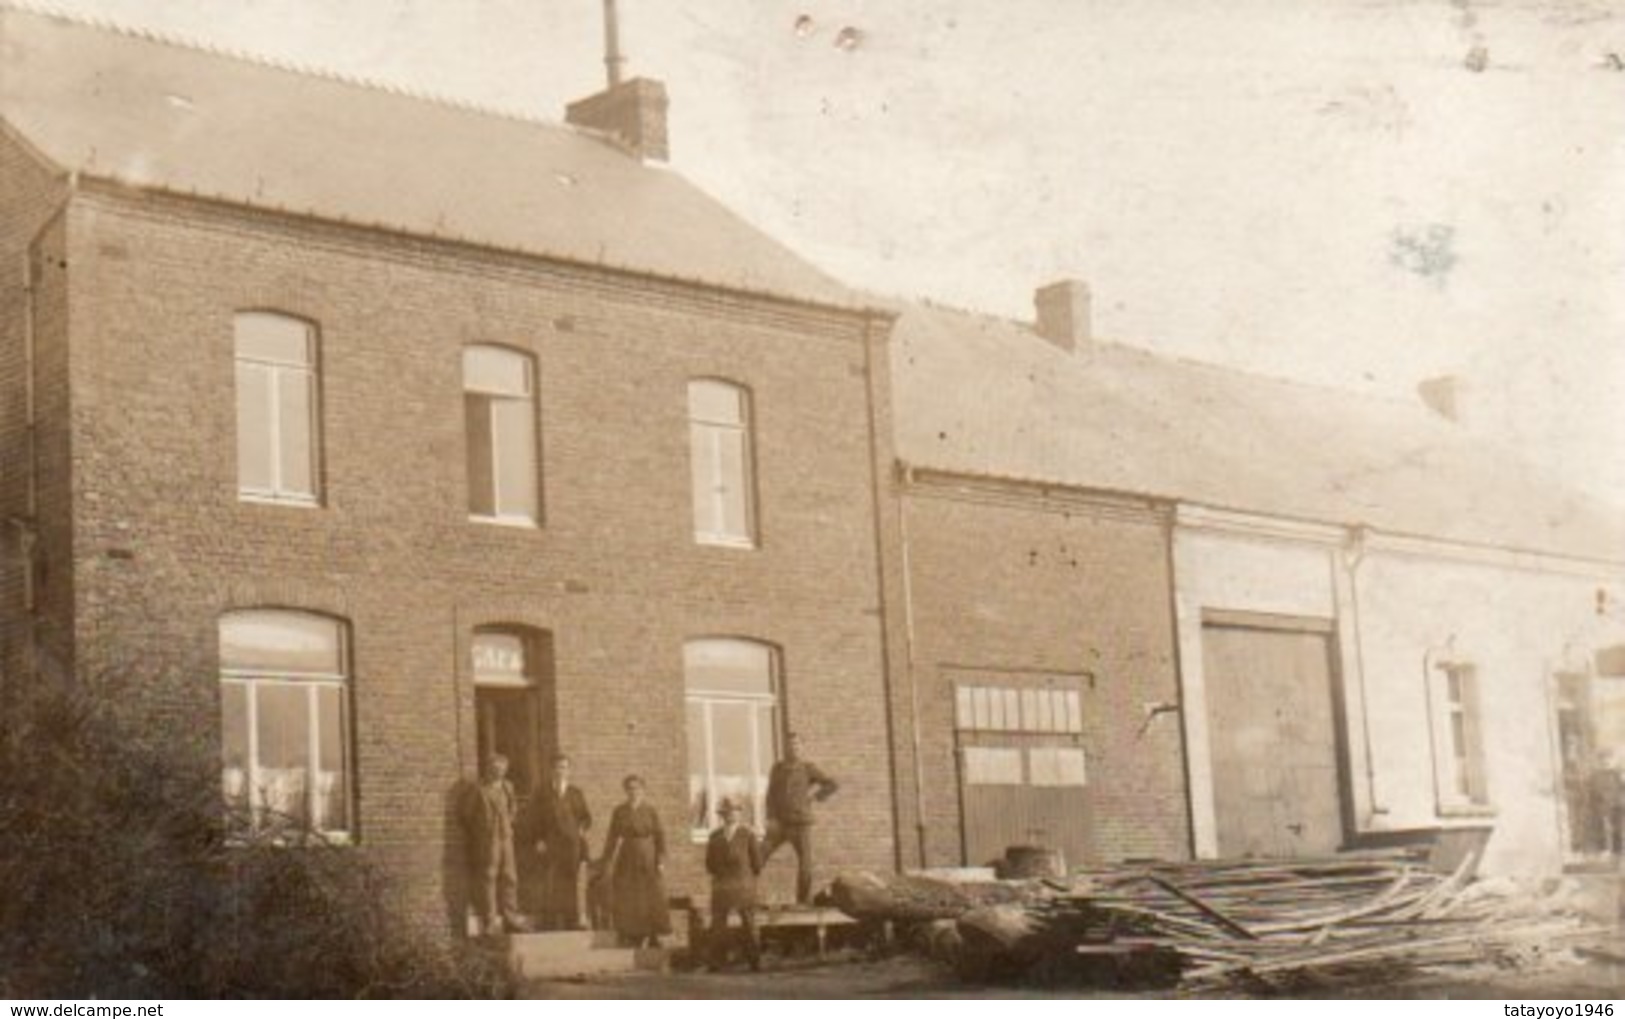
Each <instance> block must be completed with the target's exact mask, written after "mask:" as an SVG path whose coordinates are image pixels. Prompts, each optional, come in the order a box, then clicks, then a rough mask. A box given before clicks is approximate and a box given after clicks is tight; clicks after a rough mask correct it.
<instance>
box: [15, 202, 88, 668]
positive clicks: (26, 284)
mask: <svg viewBox="0 0 1625 1019" xmlns="http://www.w3.org/2000/svg"><path fill="white" fill-rule="evenodd" d="M72 186H73V182H72V181H71V180H70V182H69V187H70V188H71V187H72ZM66 209H67V202H66V201H64V202H63V203H62V205H61V206H60V207H59V208H58V209H57V211H56V212H54V213H52V214H51V216H50V217H49V218H47V219H46V220H45V222H44V223H43V224H41V225H40V228H39V229H38V230H36V231H35V232H34V236H33V237H32V238H30V239H29V242H28V247H27V248H26V249H25V250H24V252H23V432H24V435H25V440H24V442H25V446H26V449H25V452H24V456H25V460H26V464H27V467H26V470H25V471H24V482H23V514H22V516H21V517H12V518H11V520H10V523H11V526H12V528H13V529H14V530H15V532H16V534H17V547H18V551H19V553H20V557H21V559H22V571H23V576H22V598H23V606H22V607H23V648H22V659H23V661H22V666H23V675H25V676H29V677H32V676H33V675H34V674H35V672H36V671H37V670H38V667H39V648H38V644H39V628H38V621H37V619H36V616H37V612H38V608H39V599H38V591H37V590H36V588H35V578H36V576H37V572H38V571H37V566H36V561H37V557H38V555H39V549H38V546H39V402H38V385H39V383H38V378H37V376H38V354H37V348H38V333H39V323H38V313H37V312H36V310H35V303H36V301H37V300H38V299H39V285H40V279H39V274H38V272H37V271H36V269H35V257H36V253H37V252H38V251H39V247H40V243H41V240H42V239H43V238H44V236H45V232H46V231H47V230H49V229H51V226H52V225H53V224H54V223H56V222H57V220H58V219H59V218H60V217H61V216H62V214H63V213H64V212H65V211H66Z"/></svg>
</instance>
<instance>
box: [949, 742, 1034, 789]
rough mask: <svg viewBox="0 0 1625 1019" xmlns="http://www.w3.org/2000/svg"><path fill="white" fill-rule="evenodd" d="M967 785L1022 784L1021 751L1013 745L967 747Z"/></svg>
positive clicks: (965, 759) (965, 752) (965, 754)
mask: <svg viewBox="0 0 1625 1019" xmlns="http://www.w3.org/2000/svg"><path fill="white" fill-rule="evenodd" d="M963 753H964V761H965V783H966V784H967V785H1021V751H1020V750H1016V749H1014V748H1011V747H966V748H965V749H964V751H963Z"/></svg>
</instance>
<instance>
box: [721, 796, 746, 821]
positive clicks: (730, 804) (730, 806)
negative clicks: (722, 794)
mask: <svg viewBox="0 0 1625 1019" xmlns="http://www.w3.org/2000/svg"><path fill="white" fill-rule="evenodd" d="M744 809H745V808H744V806H743V805H742V804H739V803H736V802H734V801H733V800H728V799H725V800H723V801H722V802H721V803H718V804H717V813H718V814H720V815H722V816H723V817H727V816H728V815H729V814H738V813H741V812H742V811H744Z"/></svg>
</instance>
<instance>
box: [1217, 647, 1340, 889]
mask: <svg viewBox="0 0 1625 1019" xmlns="http://www.w3.org/2000/svg"><path fill="white" fill-rule="evenodd" d="M1308 625H1315V624H1314V623H1313V621H1310V623H1309V624H1308ZM1202 661H1203V675H1204V678H1205V685H1206V690H1207V705H1208V709H1207V710H1208V724H1209V733H1210V734H1211V735H1210V745H1211V746H1212V752H1213V797H1214V804H1213V806H1214V813H1215V815H1216V820H1217V825H1218V843H1219V854H1220V855H1221V856H1264V857H1293V856H1310V855H1317V854H1322V853H1330V852H1333V851H1335V850H1336V849H1338V847H1339V846H1341V844H1342V843H1343V838H1344V831H1343V803H1342V789H1343V781H1342V777H1341V775H1340V773H1339V770H1338V768H1339V761H1340V760H1341V759H1342V754H1341V752H1340V748H1339V733H1338V724H1337V712H1336V710H1335V707H1334V688H1333V675H1334V673H1333V669H1332V655H1331V638H1330V634H1329V633H1328V632H1325V629H1324V628H1320V627H1317V628H1316V629H1297V628H1291V627H1289V626H1286V625H1284V624H1283V625H1281V626H1276V625H1273V624H1269V625H1266V624H1263V623H1247V624H1240V625H1237V624H1236V623H1234V622H1231V621H1227V622H1225V623H1214V622H1207V623H1205V624H1204V625H1203V627H1202Z"/></svg>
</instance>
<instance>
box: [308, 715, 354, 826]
mask: <svg viewBox="0 0 1625 1019" xmlns="http://www.w3.org/2000/svg"><path fill="white" fill-rule="evenodd" d="M312 693H314V694H315V696H316V726H317V735H318V742H317V758H316V768H317V771H316V827H317V828H318V829H320V830H322V831H348V830H349V828H350V781H349V769H348V767H346V762H345V760H344V734H345V732H346V731H347V730H348V728H349V719H348V718H347V717H346V715H345V710H344V688H343V687H341V686H333V685H329V684H323V685H321V686H318V687H315V688H314V689H313V690H312Z"/></svg>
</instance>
